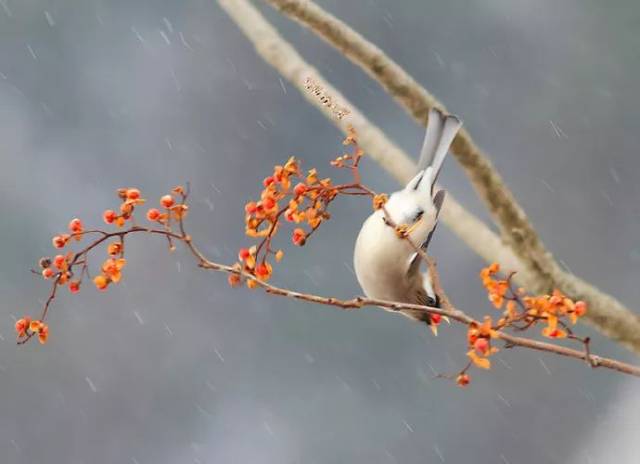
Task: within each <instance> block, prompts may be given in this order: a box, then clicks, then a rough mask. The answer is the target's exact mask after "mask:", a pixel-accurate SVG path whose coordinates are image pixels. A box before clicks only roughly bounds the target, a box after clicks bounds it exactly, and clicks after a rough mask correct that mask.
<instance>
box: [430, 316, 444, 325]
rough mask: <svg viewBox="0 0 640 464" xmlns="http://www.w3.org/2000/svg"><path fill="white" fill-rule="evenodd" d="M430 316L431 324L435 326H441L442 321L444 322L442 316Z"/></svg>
mask: <svg viewBox="0 0 640 464" xmlns="http://www.w3.org/2000/svg"><path fill="white" fill-rule="evenodd" d="M429 316H430V317H431V322H433V323H434V324H436V325H438V324H440V321H441V320H442V316H441V315H440V314H435V313H432V314H429Z"/></svg>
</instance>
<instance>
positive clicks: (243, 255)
mask: <svg viewBox="0 0 640 464" xmlns="http://www.w3.org/2000/svg"><path fill="white" fill-rule="evenodd" d="M249 256H251V252H250V251H249V249H248V248H240V251H239V252H238V258H239V259H240V261H244V260H245V259H247V258H248V257H249Z"/></svg>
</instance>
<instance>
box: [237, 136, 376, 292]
mask: <svg viewBox="0 0 640 464" xmlns="http://www.w3.org/2000/svg"><path fill="white" fill-rule="evenodd" d="M343 143H344V145H352V146H353V152H352V153H345V154H343V155H341V156H339V157H338V158H336V159H335V160H333V161H331V165H333V166H334V167H339V168H347V169H349V170H351V172H352V174H353V177H354V182H353V183H349V184H341V185H336V184H334V183H333V181H332V180H331V179H330V178H328V177H327V178H320V177H319V176H318V171H317V170H316V169H310V170H308V171H307V172H303V171H302V169H301V166H300V162H299V160H297V159H296V158H295V157H291V158H289V160H288V161H287V162H286V163H285V164H284V165H282V166H281V165H278V166H275V167H274V170H273V174H272V175H270V176H268V177H266V178H265V179H264V180H263V182H262V185H263V190H262V192H261V194H260V199H259V200H257V201H250V202H248V203H247V204H246V205H245V233H246V235H247V236H249V237H251V238H259V239H260V241H259V243H258V244H257V245H254V246H251V247H246V248H241V249H240V250H239V252H238V262H237V263H236V264H235V269H236V270H237V271H238V273H233V274H230V275H229V277H228V281H229V284H230V285H231V286H237V285H239V284H241V283H242V281H243V278H242V276H241V274H240V272H242V273H244V274H245V275H247V274H248V275H250V276H252V277H255V279H252V278H249V279H246V285H247V286H248V287H249V288H255V287H256V286H257V285H258V283H257V282H256V280H257V281H262V282H266V281H267V280H269V278H270V277H271V275H272V273H273V267H272V264H271V262H270V258H271V257H273V258H274V260H275V261H276V262H279V261H280V260H281V259H282V257H283V256H284V252H283V251H282V250H281V249H274V248H273V246H272V244H273V240H274V238H275V235H276V233H277V232H278V230H279V228H280V227H281V224H282V220H283V219H284V221H286V222H289V223H292V224H294V228H293V231H292V233H291V242H292V243H293V244H294V245H296V246H303V245H304V244H305V243H306V242H307V240H308V239H309V237H310V236H311V235H312V234H313V233H314V232H315V231H316V230H317V229H318V227H320V225H321V224H323V223H324V222H325V221H327V220H328V219H330V218H331V215H330V214H329V212H328V208H329V205H330V204H331V202H332V201H333V200H334V199H335V198H336V197H337V196H338V195H340V194H342V195H371V196H374V195H375V194H374V193H373V192H372V191H370V190H369V189H367V188H366V187H364V186H363V185H361V184H360V183H359V174H358V163H359V162H360V158H361V157H362V156H363V154H364V152H363V151H362V149H361V148H360V147H359V146H358V143H357V136H356V133H355V131H354V130H353V128H350V129H349V131H348V134H347V137H346V139H345V140H344V142H343ZM376 198H377V201H378V202H380V201H382V199H384V198H386V197H384V196H382V195H378V196H376ZM374 203H375V201H374ZM381 204H384V201H382V203H381Z"/></svg>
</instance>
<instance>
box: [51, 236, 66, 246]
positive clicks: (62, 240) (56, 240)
mask: <svg viewBox="0 0 640 464" xmlns="http://www.w3.org/2000/svg"><path fill="white" fill-rule="evenodd" d="M67 240H69V236H68V235H66V234H62V235H56V236H55V237H53V239H52V240H51V242H52V243H53V246H54V247H56V248H64V246H65V245H66V244H67Z"/></svg>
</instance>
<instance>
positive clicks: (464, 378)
mask: <svg viewBox="0 0 640 464" xmlns="http://www.w3.org/2000/svg"><path fill="white" fill-rule="evenodd" d="M469 382H471V378H470V377H469V375H468V374H460V375H459V376H458V377H457V378H456V383H457V384H458V385H459V386H460V387H466V386H467V385H469Z"/></svg>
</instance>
